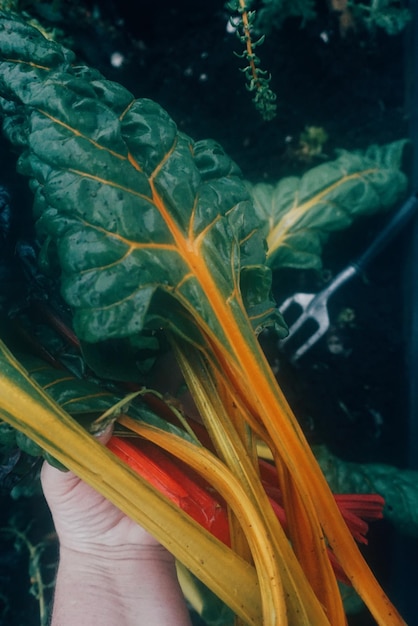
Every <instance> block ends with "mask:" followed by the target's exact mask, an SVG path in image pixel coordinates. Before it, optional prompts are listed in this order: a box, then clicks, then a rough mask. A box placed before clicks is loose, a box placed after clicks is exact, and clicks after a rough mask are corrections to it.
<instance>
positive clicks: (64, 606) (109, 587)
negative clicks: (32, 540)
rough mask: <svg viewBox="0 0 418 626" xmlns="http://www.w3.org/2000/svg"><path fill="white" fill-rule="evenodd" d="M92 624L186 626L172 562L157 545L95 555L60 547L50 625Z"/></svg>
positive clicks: (106, 625) (186, 619)
mask: <svg viewBox="0 0 418 626" xmlns="http://www.w3.org/2000/svg"><path fill="white" fill-rule="evenodd" d="M173 612H174V613H173ZM173 614H174V615H176V616H177V617H176V619H175V620H173ZM155 620H156V621H155ZM95 622H100V623H101V624H102V625H103V626H114V624H120V625H121V626H125V625H126V626H134V625H136V624H140V623H144V624H145V623H147V622H150V623H158V624H160V625H162V626H168V625H170V626H172V625H173V624H174V625H179V626H183V625H187V624H189V623H190V622H189V618H188V614H187V609H186V606H185V603H184V599H183V597H182V593H181V591H180V588H179V585H178V581H177V575H176V569H175V560H174V558H173V556H172V555H171V554H170V553H169V552H168V551H167V550H165V549H164V548H162V547H161V546H158V545H157V546H146V547H141V548H139V549H136V550H135V551H134V553H132V550H131V551H130V552H129V553H128V551H126V550H124V549H122V550H121V549H114V548H110V549H109V548H108V547H106V549H104V550H102V552H101V553H100V554H99V553H97V552H95V551H93V552H86V551H84V550H83V551H80V550H74V549H73V548H70V547H66V546H61V547H60V560H59V566H58V575H57V586H56V596H55V602H54V615H53V620H52V624H53V626H55V625H56V626H58V625H59V626H62V625H64V626H67V625H73V624H75V623H77V624H78V625H79V626H91V624H92V623H95Z"/></svg>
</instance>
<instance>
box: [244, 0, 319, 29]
mask: <svg viewBox="0 0 418 626" xmlns="http://www.w3.org/2000/svg"><path fill="white" fill-rule="evenodd" d="M316 14H317V13H316V0H262V3H261V7H260V9H259V10H258V11H257V18H256V24H255V26H256V28H257V30H258V31H259V32H262V33H269V32H270V31H271V30H272V28H276V29H280V28H282V26H283V24H284V22H285V21H286V20H287V19H288V18H290V17H299V18H301V20H302V25H305V24H306V22H307V21H309V20H312V19H314V18H315V17H316Z"/></svg>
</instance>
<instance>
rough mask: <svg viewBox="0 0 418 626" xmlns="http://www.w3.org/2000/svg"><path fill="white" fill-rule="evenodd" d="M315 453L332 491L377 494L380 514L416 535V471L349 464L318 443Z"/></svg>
mask: <svg viewBox="0 0 418 626" xmlns="http://www.w3.org/2000/svg"><path fill="white" fill-rule="evenodd" d="M315 455H316V457H317V459H318V461H319V464H320V465H321V467H322V470H323V472H324V473H325V476H326V477H327V480H328V481H329V483H330V485H331V486H332V489H333V491H334V492H335V493H370V492H376V493H379V494H380V495H381V496H383V498H384V499H385V510H384V517H385V518H386V519H388V520H390V521H391V522H392V524H393V525H394V526H395V527H396V528H397V529H398V530H399V531H400V532H401V533H404V534H406V535H410V536H413V537H418V489H417V484H418V472H416V471H414V470H407V469H404V470H401V469H399V468H396V467H393V466H391V465H387V464H385V463H350V462H348V461H343V460H341V459H339V458H338V457H336V456H334V455H333V454H331V453H330V452H329V450H328V449H327V448H326V447H325V446H318V447H317V448H316V449H315Z"/></svg>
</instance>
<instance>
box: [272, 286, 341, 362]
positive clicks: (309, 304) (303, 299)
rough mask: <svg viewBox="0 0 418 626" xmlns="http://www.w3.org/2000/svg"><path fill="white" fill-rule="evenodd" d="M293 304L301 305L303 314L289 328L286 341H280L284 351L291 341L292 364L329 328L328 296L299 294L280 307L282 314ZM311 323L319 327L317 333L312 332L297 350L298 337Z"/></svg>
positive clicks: (322, 294) (323, 294)
mask: <svg viewBox="0 0 418 626" xmlns="http://www.w3.org/2000/svg"><path fill="white" fill-rule="evenodd" d="M293 304H297V305H299V307H301V309H302V313H300V315H299V316H298V318H297V319H296V320H295V321H294V322H293V324H291V325H290V326H289V334H288V335H287V337H285V338H284V339H281V340H280V341H279V347H280V349H283V348H284V346H285V344H286V343H287V342H288V341H290V342H291V344H292V352H293V355H292V358H291V362H292V363H294V362H296V361H297V360H298V359H300V357H301V356H302V355H303V354H305V352H307V351H308V350H309V349H310V348H311V346H312V345H313V344H314V343H316V342H317V341H318V340H319V339H320V338H321V337H322V336H323V335H325V333H326V332H327V330H328V328H329V324H330V322H329V316H328V310H327V295H326V294H325V293H319V294H308V293H298V294H295V295H294V296H291V297H290V298H287V299H286V300H285V301H284V302H283V304H282V305H281V306H280V307H279V310H280V312H281V313H282V314H283V313H284V312H286V311H287V310H288V309H290V307H291V306H292V305H293ZM309 321H312V322H314V323H315V325H316V326H317V328H316V330H315V332H313V333H312V332H311V334H310V335H309V337H308V338H307V339H305V340H304V341H303V334H302V335H301V336H302V339H301V340H302V343H301V345H300V346H299V347H298V348H296V349H295V347H294V344H295V342H296V340H297V335H298V334H300V331H301V330H302V329H303V327H304V326H305V324H306V323H307V322H309Z"/></svg>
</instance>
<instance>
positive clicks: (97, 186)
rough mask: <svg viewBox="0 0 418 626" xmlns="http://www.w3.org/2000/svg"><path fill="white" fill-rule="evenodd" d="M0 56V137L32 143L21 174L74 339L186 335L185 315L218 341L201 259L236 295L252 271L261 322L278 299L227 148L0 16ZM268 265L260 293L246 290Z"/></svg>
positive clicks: (251, 299)
mask: <svg viewBox="0 0 418 626" xmlns="http://www.w3.org/2000/svg"><path fill="white" fill-rule="evenodd" d="M0 53H1V59H2V60H1V79H0V95H2V96H3V97H5V98H7V100H8V102H7V105H6V106H5V110H6V114H7V115H6V122H5V132H6V133H7V134H8V136H9V137H10V138H11V139H12V141H15V142H16V143H18V144H21V143H22V142H23V143H25V144H26V145H25V146H24V147H25V150H24V153H23V155H22V157H21V159H20V169H21V171H22V172H24V173H26V174H28V175H29V176H30V177H31V178H33V180H34V183H33V184H34V187H35V188H36V202H35V212H36V215H37V216H38V232H39V233H40V235H41V237H42V239H43V240H44V241H46V242H48V241H49V240H52V242H53V243H51V249H52V252H53V253H54V254H55V251H56V253H57V254H58V257H59V263H60V267H61V271H62V291H63V295H64V297H65V299H66V301H67V302H68V303H69V304H70V305H71V306H72V307H73V309H74V312H75V313H74V325H75V329H76V332H77V334H78V336H79V337H80V338H81V339H82V340H85V341H89V342H95V341H98V340H101V339H104V338H106V339H108V338H111V337H122V336H132V335H136V334H138V332H140V331H141V330H142V329H144V328H146V327H151V328H152V327H160V326H167V325H168V326H171V327H174V328H176V330H177V331H178V332H180V333H182V334H185V335H186V336H188V337H189V338H190V332H191V331H190V325H188V324H187V314H186V313H185V311H186V310H190V311H193V313H192V314H193V315H195V314H196V312H197V313H198V315H199V316H201V318H202V320H204V323H205V324H207V325H208V326H209V327H210V328H211V330H212V331H213V332H215V333H216V334H217V335H219V334H220V335H221V334H222V330H221V329H220V328H219V326H218V324H217V321H216V317H214V316H213V314H212V311H211V305H210V304H209V303H208V300H207V295H206V293H205V292H206V287H204V288H202V279H203V280H204V277H203V278H202V277H199V276H198V274H199V272H200V273H202V265H204V266H205V267H207V266H209V267H210V270H211V274H212V277H213V279H214V280H215V281H216V284H217V286H218V289H219V290H220V292H222V294H223V295H224V298H225V299H228V298H230V299H231V300H234V299H236V292H237V283H238V282H239V279H240V277H239V274H240V270H241V269H242V268H246V280H245V289H244V288H243V298H244V300H245V301H246V303H247V304H248V307H249V310H250V315H252V311H253V312H254V318H255V325H256V326H257V327H259V326H261V325H263V324H264V321H265V314H264V313H265V311H266V310H268V312H269V314H272V313H273V311H274V307H273V303H272V302H270V301H269V291H270V284H269V270H268V269H267V268H263V267H262V266H263V263H264V248H263V245H261V238H260V237H261V236H260V235H259V234H258V233H257V225H258V220H257V217H256V216H255V215H254V212H253V210H252V205H251V203H250V202H249V195H248V192H247V191H246V188H245V185H244V184H243V182H242V180H241V179H240V172H239V170H238V168H237V166H236V165H235V164H234V163H233V162H232V161H231V160H230V159H229V158H228V157H227V156H226V155H225V153H224V152H223V150H222V149H221V147H220V146H219V145H218V144H216V143H215V142H213V141H209V140H208V141H200V142H194V141H192V140H191V139H190V138H189V137H187V136H186V135H184V134H183V133H181V132H179V131H178V130H177V127H176V125H175V123H174V122H173V121H172V120H171V118H170V117H169V116H168V115H167V113H166V112H165V111H164V110H163V109H162V108H161V107H160V106H159V105H157V104H156V103H154V102H152V101H150V100H145V99H142V100H135V99H134V98H133V96H132V95H131V94H130V93H129V92H128V91H127V90H125V89H124V88H122V87H121V86H120V85H118V84H115V83H112V82H110V81H106V80H105V79H103V78H102V77H101V76H100V75H99V74H98V73H97V72H95V71H93V70H90V69H87V68H86V67H84V66H80V65H73V64H72V63H73V62H74V57H73V55H72V54H71V53H69V52H66V51H64V50H62V48H61V47H59V46H57V45H56V44H53V43H52V42H47V41H46V40H45V39H44V38H43V37H42V36H41V35H40V33H37V32H36V31H34V29H32V28H30V27H27V26H25V25H24V24H20V23H19V22H17V21H16V20H7V19H6V18H4V19H3V20H2V33H1V51H0ZM10 100H13V101H15V102H16V106H15V107H14V110H12V111H11V106H10V102H9V101H10ZM10 116H11V117H10ZM25 133H26V134H25ZM231 242H233V243H232V245H231ZM55 248H56V250H55ZM54 254H52V256H51V257H50V258H52V259H55V256H54ZM193 257H195V258H196V259H198V260H197V261H196V264H194V261H193ZM191 259H192V260H191ZM199 259H200V260H199ZM260 266H261V268H260ZM259 268H260V269H259ZM204 271H205V270H203V272H204ZM260 271H261V272H263V281H262V287H263V289H261V288H260V284H258V285H257V289H256V290H255V289H252V288H251V281H249V280H248V277H249V276H250V275H252V274H253V273H254V274H255V275H256V276H257V277H258V275H259V273H260ZM247 287H248V288H247ZM247 293H248V296H247ZM156 298H157V299H158V306H153V303H154V300H155V299H156ZM173 298H174V299H176V300H177V301H178V302H180V303H181V307H180V308H179V307H178V306H176V305H175V304H174V303H173ZM162 303H163V304H162ZM162 312H164V313H162ZM185 317H186V322H185ZM260 320H261V321H260ZM194 339H195V341H197V342H198V341H199V338H198V337H195V338H194Z"/></svg>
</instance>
